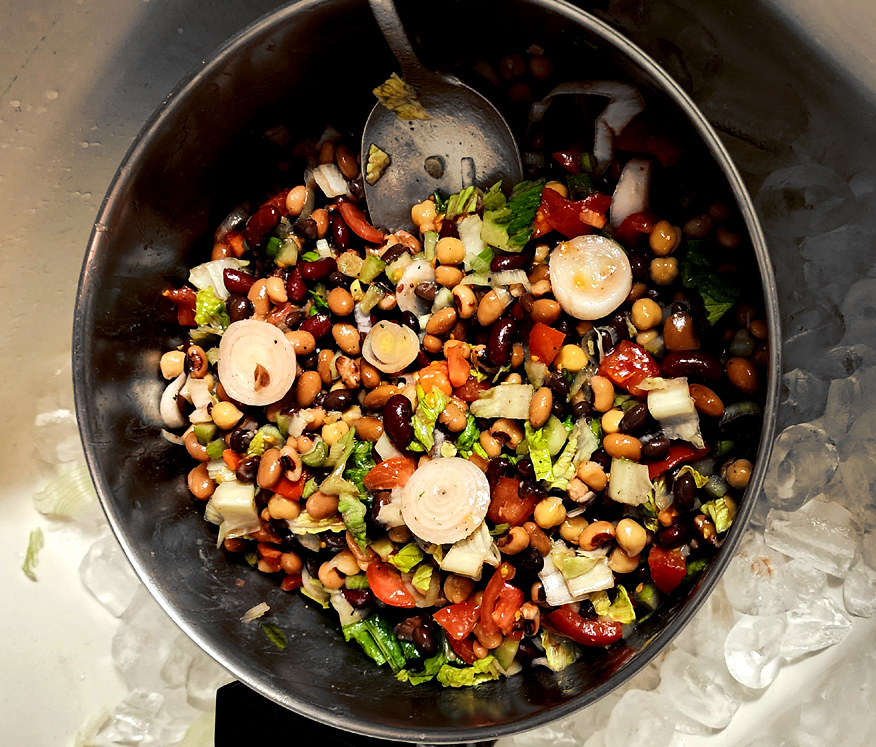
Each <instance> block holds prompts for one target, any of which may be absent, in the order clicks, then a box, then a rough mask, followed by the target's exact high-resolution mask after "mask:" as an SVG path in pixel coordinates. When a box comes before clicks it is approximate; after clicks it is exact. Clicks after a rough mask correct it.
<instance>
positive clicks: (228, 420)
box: [211, 402, 243, 431]
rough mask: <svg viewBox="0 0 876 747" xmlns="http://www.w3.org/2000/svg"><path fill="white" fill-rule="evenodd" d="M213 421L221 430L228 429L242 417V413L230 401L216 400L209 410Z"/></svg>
mask: <svg viewBox="0 0 876 747" xmlns="http://www.w3.org/2000/svg"><path fill="white" fill-rule="evenodd" d="M211 415H212V417H213V422H214V423H216V425H217V426H218V427H219V428H221V429H222V430H223V431H230V430H231V429H232V428H234V426H235V425H237V423H238V422H239V421H240V419H241V418H242V417H243V413H242V412H241V411H240V410H238V409H237V407H236V406H235V405H234V404H233V403H231V402H217V403H216V404H215V405H213V410H212V412H211Z"/></svg>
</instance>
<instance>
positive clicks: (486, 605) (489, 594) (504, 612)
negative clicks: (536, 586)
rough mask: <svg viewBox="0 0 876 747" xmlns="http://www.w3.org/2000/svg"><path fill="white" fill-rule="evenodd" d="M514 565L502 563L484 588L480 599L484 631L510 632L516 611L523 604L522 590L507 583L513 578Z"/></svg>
mask: <svg viewBox="0 0 876 747" xmlns="http://www.w3.org/2000/svg"><path fill="white" fill-rule="evenodd" d="M514 573H515V570H514V566H513V565H511V564H510V563H508V562H504V563H502V564H501V565H500V566H499V567H498V568H497V569H496V570H495V572H494V573H493V577H492V578H491V579H490V582H489V583H488V584H487V588H486V589H485V590H484V596H483V599H482V600H481V610H480V623H481V627H482V628H483V630H484V632H485V633H495V632H496V631H498V630H501V631H502V632H503V633H504V634H505V635H508V634H510V633H511V632H512V629H513V626H514V622H515V620H516V615H517V611H518V610H519V609H520V607H521V605H522V604H523V592H522V591H520V589H518V588H517V587H516V586H514V585H512V584H509V583H508V581H510V580H511V579H512V578H514Z"/></svg>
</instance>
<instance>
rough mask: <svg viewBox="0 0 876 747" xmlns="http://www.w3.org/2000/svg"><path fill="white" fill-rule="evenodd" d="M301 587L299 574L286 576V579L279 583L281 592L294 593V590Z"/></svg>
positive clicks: (301, 580) (302, 582) (301, 582)
mask: <svg viewBox="0 0 876 747" xmlns="http://www.w3.org/2000/svg"><path fill="white" fill-rule="evenodd" d="M302 586H304V579H303V578H301V574H300V573H296V574H294V575H292V574H287V576H286V578H284V579H283V580H282V581H281V582H280V589H281V590H282V591H295V589H300V588H301V587H302Z"/></svg>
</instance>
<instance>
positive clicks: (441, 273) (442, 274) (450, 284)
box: [435, 265, 464, 288]
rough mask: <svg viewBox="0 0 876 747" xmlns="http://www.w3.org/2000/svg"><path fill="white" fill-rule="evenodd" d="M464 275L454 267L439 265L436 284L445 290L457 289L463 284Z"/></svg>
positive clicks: (436, 271) (436, 272) (436, 270)
mask: <svg viewBox="0 0 876 747" xmlns="http://www.w3.org/2000/svg"><path fill="white" fill-rule="evenodd" d="M463 277H464V273H463V272H462V270H460V269H459V268H458V267H454V266H453V265H438V267H436V268H435V282H436V283H438V285H441V286H443V287H445V288H455V287H456V286H457V285H459V284H460V283H461V282H462V278H463Z"/></svg>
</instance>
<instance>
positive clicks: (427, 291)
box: [414, 282, 438, 301]
mask: <svg viewBox="0 0 876 747" xmlns="http://www.w3.org/2000/svg"><path fill="white" fill-rule="evenodd" d="M437 293H438V283H430V282H425V283H419V284H418V285H417V287H416V288H414V295H415V296H417V298H422V299H423V300H424V301H434V300H435V296H436V295H437Z"/></svg>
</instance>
